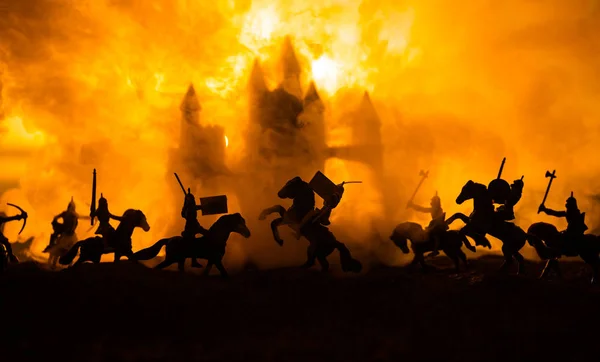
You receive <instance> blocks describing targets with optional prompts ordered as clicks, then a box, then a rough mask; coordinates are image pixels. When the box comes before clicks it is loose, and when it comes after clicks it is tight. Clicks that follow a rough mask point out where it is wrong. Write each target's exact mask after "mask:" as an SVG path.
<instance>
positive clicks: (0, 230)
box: [0, 213, 27, 263]
mask: <svg viewBox="0 0 600 362" xmlns="http://www.w3.org/2000/svg"><path fill="white" fill-rule="evenodd" d="M25 218H27V214H20V215H15V216H6V214H4V213H2V215H0V244H2V245H4V248H5V249H6V254H8V258H9V260H10V261H11V262H12V263H14V262H17V261H18V260H17V257H16V256H15V255H14V254H13V251H12V246H11V245H10V241H8V238H7V237H6V236H4V224H5V223H7V222H10V221H16V220H23V219H25Z"/></svg>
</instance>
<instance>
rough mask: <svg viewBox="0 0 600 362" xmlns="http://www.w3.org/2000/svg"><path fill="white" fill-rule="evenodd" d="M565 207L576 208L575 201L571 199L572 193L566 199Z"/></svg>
mask: <svg viewBox="0 0 600 362" xmlns="http://www.w3.org/2000/svg"><path fill="white" fill-rule="evenodd" d="M567 207H577V200H576V199H575V198H574V197H573V191H571V196H569V198H568V199H567Z"/></svg>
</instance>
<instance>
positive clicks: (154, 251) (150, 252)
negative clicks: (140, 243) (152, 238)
mask: <svg viewBox="0 0 600 362" xmlns="http://www.w3.org/2000/svg"><path fill="white" fill-rule="evenodd" d="M169 240H171V239H169V238H167V239H161V240H159V241H157V242H156V243H155V244H154V245H152V246H151V247H149V248H146V249H142V250H140V251H137V252H135V253H134V254H133V257H134V258H135V259H136V260H150V259H152V258H154V257H156V256H157V255H158V253H159V252H160V249H162V247H163V246H165V245H167V244H168V243H169Z"/></svg>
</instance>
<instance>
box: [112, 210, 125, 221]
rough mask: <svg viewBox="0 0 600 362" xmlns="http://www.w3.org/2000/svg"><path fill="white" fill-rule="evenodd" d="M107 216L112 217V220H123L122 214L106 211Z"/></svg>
mask: <svg viewBox="0 0 600 362" xmlns="http://www.w3.org/2000/svg"><path fill="white" fill-rule="evenodd" d="M108 217H109V218H111V219H113V220H116V221H123V217H122V216H117V215H113V214H111V213H110V212H109V213H108Z"/></svg>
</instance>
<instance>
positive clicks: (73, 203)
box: [67, 196, 75, 210]
mask: <svg viewBox="0 0 600 362" xmlns="http://www.w3.org/2000/svg"><path fill="white" fill-rule="evenodd" d="M67 210H75V201H73V196H71V201H69V206H67Z"/></svg>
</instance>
